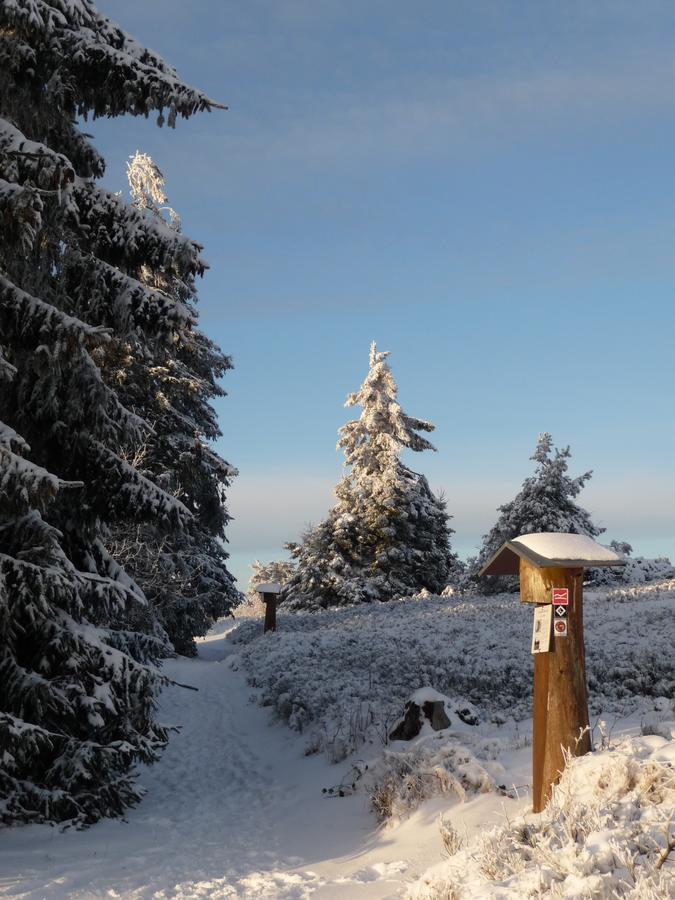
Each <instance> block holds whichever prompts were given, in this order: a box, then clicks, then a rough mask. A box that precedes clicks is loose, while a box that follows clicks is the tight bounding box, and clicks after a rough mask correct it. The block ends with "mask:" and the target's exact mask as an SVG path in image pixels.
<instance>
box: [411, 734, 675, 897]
mask: <svg viewBox="0 0 675 900" xmlns="http://www.w3.org/2000/svg"><path fill="white" fill-rule="evenodd" d="M674 763H675V742H673V741H672V740H671V741H668V740H665V739H664V738H662V737H647V738H645V737H641V738H632V739H626V740H624V741H623V742H622V743H621V744H620V745H619V746H617V747H616V748H614V749H612V750H605V751H602V752H598V753H592V754H589V755H587V756H583V757H579V758H577V759H571V760H568V765H567V768H566V769H565V772H564V773H563V776H562V778H561V781H560V783H559V785H558V786H557V787H556V788H554V792H553V798H552V800H551V802H550V804H549V806H548V807H547V808H546V810H544V812H543V813H541V814H540V815H538V816H535V815H532V814H530V815H527V816H521V817H519V818H517V819H515V820H514V821H511V822H509V821H507V822H506V824H504V825H502V826H499V827H497V828H494V829H493V830H492V831H490V832H489V833H488V834H486V835H483V836H481V837H479V838H478V839H477V842H475V843H473V844H472V845H470V846H467V847H465V848H462V849H460V850H459V851H458V852H457V853H456V854H455V855H453V857H452V858H451V859H449V860H448V861H447V862H444V863H441V864H440V865H438V866H435V867H434V868H433V869H431V870H429V871H428V872H427V873H426V874H425V875H424V876H423V877H422V879H421V880H420V881H419V882H418V883H417V884H416V885H414V886H413V887H412V888H411V889H410V891H409V893H408V897H409V898H415V900H438V898H440V897H446V896H455V897H457V898H462V900H463V898H466V900H475V898H488V897H531V896H537V897H569V898H572V897H576V898H589V900H590V898H598V900H603V898H606V900H609V898H617V897H626V898H632V900H638V898H639V900H642V898H657V897H659V898H665V897H670V896H673V891H675V870H673V867H672V865H670V864H669V857H668V854H669V849H668V848H669V847H670V848H671V851H672V849H673V843H674V841H675V834H674V829H673V824H672V810H673V805H674V804H675V772H674V769H673V764H674ZM670 859H672V855H671V856H670ZM450 890H451V891H454V893H448V891H450Z"/></svg>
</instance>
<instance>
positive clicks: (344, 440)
mask: <svg viewBox="0 0 675 900" xmlns="http://www.w3.org/2000/svg"><path fill="white" fill-rule="evenodd" d="M388 356H389V354H388V353H382V352H378V351H377V347H376V345H375V343H373V344H372V346H371V348H370V369H369V372H368V375H367V377H366V380H365V381H364V382H363V384H362V385H361V388H360V390H359V391H357V392H356V393H353V394H350V395H349V397H348V398H347V402H346V404H345V405H346V406H348V407H351V406H360V407H362V412H361V415H360V417H359V418H358V419H356V420H354V421H352V422H348V423H347V424H346V425H344V426H343V427H342V428H341V429H340V431H339V434H340V440H339V442H338V448H340V449H342V450H343V451H344V454H345V465H346V466H348V467H349V471H348V472H347V474H345V476H344V477H343V478H342V480H341V481H340V483H339V484H338V485H337V487H336V489H335V494H336V497H337V501H338V502H337V504H336V505H335V506H334V507H333V509H331V510H330V512H329V514H328V517H327V518H326V519H325V520H324V521H323V522H321V523H320V524H319V525H318V526H316V527H315V528H311V529H309V530H308V531H307V532H306V534H305V535H304V536H303V540H302V542H301V543H300V544H291V545H289V548H290V549H291V553H292V556H293V558H294V559H295V561H296V563H297V571H296V573H295V575H294V576H293V577H292V578H291V579H290V581H289V582H288V583H287V585H286V586H285V588H284V595H285V596H287V597H288V598H289V601H290V606H291V607H295V608H318V607H325V606H333V605H340V604H348V603H355V602H368V601H372V600H389V599H391V598H394V597H398V596H402V595H405V594H410V593H414V592H416V591H419V590H421V589H422V588H426V589H427V590H429V591H432V592H436V593H438V592H440V591H441V590H443V588H444V586H445V585H446V583H447V581H448V578H449V576H450V572H451V570H452V568H453V566H454V565H455V564H456V557H455V556H454V554H453V553H452V552H451V550H450V534H451V533H452V529H451V528H450V527H449V525H448V518H449V517H448V515H447V513H446V505H445V501H444V500H443V499H442V498H437V497H435V496H434V495H433V493H432V492H431V489H430V488H429V484H428V482H427V480H426V478H425V477H424V476H423V475H419V474H417V473H415V472H413V471H412V470H411V469H409V468H408V467H407V466H405V465H404V464H403V463H402V462H401V460H400V458H399V457H400V454H401V451H402V450H404V449H408V450H413V451H415V452H421V451H422V450H433V449H434V448H433V446H432V445H431V443H430V442H429V441H428V440H427V439H426V438H425V437H423V435H422V434H420V432H430V431H433V428H434V426H433V425H431V424H430V423H429V422H424V421H422V420H421V419H415V418H412V417H411V416H408V415H406V414H405V413H404V412H403V410H402V409H401V407H400V406H399V404H398V401H397V387H396V383H395V382H394V379H393V376H392V374H391V369H390V368H389V365H388V363H387V362H386V359H387V357H388Z"/></svg>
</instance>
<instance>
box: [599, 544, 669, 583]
mask: <svg viewBox="0 0 675 900" xmlns="http://www.w3.org/2000/svg"><path fill="white" fill-rule="evenodd" d="M613 543H616V542H615V541H614V542H613ZM673 577H675V567H674V566H673V564H672V563H671V561H670V560H669V559H668V557H667V556H658V557H656V559H647V558H646V557H644V556H636V557H628V558H627V559H626V565H625V566H621V567H618V566H617V567H616V568H613V567H612V568H606V569H589V570H588V572H586V575H585V578H586V583H587V584H590V585H594V586H597V587H599V586H601V585H607V586H609V587H617V588H621V587H622V586H624V585H635V584H645V583H647V582H654V581H663V580H665V579H669V578H673Z"/></svg>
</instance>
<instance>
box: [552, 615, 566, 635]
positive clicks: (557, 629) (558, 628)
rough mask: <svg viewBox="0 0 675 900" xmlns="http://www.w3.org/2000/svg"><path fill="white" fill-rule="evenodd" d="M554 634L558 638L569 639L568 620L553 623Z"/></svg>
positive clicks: (557, 620) (558, 620)
mask: <svg viewBox="0 0 675 900" xmlns="http://www.w3.org/2000/svg"><path fill="white" fill-rule="evenodd" d="M553 633H554V634H555V636H556V637H567V619H556V620H555V621H554V622H553Z"/></svg>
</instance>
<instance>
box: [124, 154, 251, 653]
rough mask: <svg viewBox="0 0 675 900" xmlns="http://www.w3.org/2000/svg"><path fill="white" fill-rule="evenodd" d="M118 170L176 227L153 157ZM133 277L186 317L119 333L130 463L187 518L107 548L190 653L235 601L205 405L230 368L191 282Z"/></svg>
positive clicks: (158, 216) (140, 204)
mask: <svg viewBox="0 0 675 900" xmlns="http://www.w3.org/2000/svg"><path fill="white" fill-rule="evenodd" d="M127 169H128V179H129V186H130V189H131V197H132V202H133V205H134V206H135V207H136V208H137V209H139V210H140V211H141V212H142V213H143V215H144V216H145V217H146V218H148V219H149V220H150V221H153V220H154V221H158V222H166V224H167V226H168V227H169V228H170V229H172V230H175V231H180V218H179V216H178V215H177V213H176V212H175V211H174V210H173V209H172V208H171V207H170V206H168V205H167V197H166V194H165V185H164V177H163V175H162V173H161V171H160V170H159V168H158V167H157V166H156V165H155V163H154V162H153V161H152V159H151V158H150V157H149V156H148V155H147V154H143V153H138V152H137V153H136V154H135V155H134V156H133V157H132V158H131V161H130V162H129V164H128V167H127ZM139 279H140V280H141V281H142V282H143V283H144V284H146V285H148V286H149V287H151V288H153V289H155V290H159V291H162V293H163V294H164V295H166V296H170V297H173V298H174V299H175V301H176V302H177V303H180V304H182V305H184V306H185V308H186V309H187V310H188V311H189V313H190V315H189V317H186V318H185V320H184V321H183V323H181V324H179V325H176V326H175V327H174V329H173V333H172V341H171V343H170V344H167V343H163V342H159V343H155V344H153V345H151V346H148V344H147V342H146V341H145V340H143V336H142V335H141V336H137V335H129V336H126V337H125V340H124V346H123V348H121V354H120V355H122V356H124V357H125V359H126V360H127V362H126V365H124V366H123V367H121V368H120V369H119V370H118V371H117V372H116V378H117V380H118V382H119V386H118V388H117V390H118V394H119V395H120V397H121V399H122V401H123V402H124V404H125V406H127V407H128V408H129V409H132V410H133V411H134V412H135V413H137V414H138V415H140V416H141V417H142V418H143V419H145V420H147V421H149V422H151V423H152V425H153V432H152V434H150V435H149V436H148V437H147V438H146V439H145V440H144V442H143V444H142V445H140V446H135V447H133V448H132V449H131V450H130V451H129V457H130V461H131V462H132V464H133V465H134V467H135V468H136V469H137V470H138V471H141V472H142V474H143V475H144V476H145V477H147V478H149V479H150V480H152V481H153V482H155V483H156V484H158V485H160V486H161V487H162V488H164V489H165V490H168V491H170V492H171V494H172V495H173V496H174V497H176V498H178V499H179V500H180V501H181V503H183V504H184V505H185V506H186V507H187V508H188V509H189V510H190V512H191V513H192V519H191V520H190V522H189V523H188V524H187V525H186V526H185V527H184V528H179V529H174V531H173V532H172V533H170V534H167V532H166V529H164V528H157V527H156V525H155V524H154V523H153V522H147V523H142V524H138V523H136V522H134V521H128V522H120V523H118V524H117V525H116V526H115V527H114V528H113V532H112V538H113V541H112V543H111V552H112V555H113V557H114V558H115V559H116V560H117V561H118V562H120V563H121V564H123V566H124V568H125V569H126V571H127V572H129V574H130V575H132V577H133V578H134V580H135V581H136V583H137V584H139V585H140V587H141V588H142V589H143V592H144V593H145V596H146V597H147V598H148V600H149V601H150V604H151V607H152V609H153V610H154V613H155V615H156V617H157V619H158V621H159V623H160V624H161V626H162V627H163V628H164V629H165V630H166V632H167V634H168V636H169V638H170V640H171V642H172V644H173V646H174V647H175V649H176V650H177V651H178V652H179V653H184V654H189V655H192V654H194V652H195V645H194V638H195V637H196V636H198V635H203V634H206V632H207V631H208V629H209V627H210V626H211V624H213V622H214V620H215V619H217V618H218V617H219V616H222V615H225V614H226V613H227V612H229V611H230V610H231V609H232V607H233V606H235V605H236V604H238V603H239V602H240V601H241V595H240V594H239V592H238V591H237V590H236V588H235V587H234V579H233V577H232V576H231V575H230V573H229V572H228V570H227V567H226V560H227V556H228V554H227V552H226V550H225V548H224V544H223V542H224V540H225V526H226V524H227V522H228V521H229V516H228V514H227V509H226V506H225V490H226V488H227V487H228V485H229V483H230V481H231V479H232V477H233V476H234V475H236V470H235V469H234V468H233V467H232V466H230V465H229V463H227V462H225V460H224V459H221V457H220V456H218V455H217V454H216V453H215V452H214V451H213V450H212V449H211V448H210V447H209V442H210V441H213V440H214V439H215V438H217V437H219V436H220V433H221V432H220V429H219V427H218V422H217V419H216V415H215V412H214V410H213V406H212V404H211V401H212V400H213V398H215V397H220V396H223V395H224V393H225V392H224V391H223V389H222V388H221V387H220V386H219V384H218V379H219V378H220V377H221V376H222V375H223V374H224V373H225V372H226V371H227V370H228V369H230V368H231V367H232V362H231V359H230V358H229V357H228V356H225V355H224V354H223V353H222V352H221V351H220V349H219V348H218V347H217V346H216V345H215V344H214V343H213V342H212V341H210V340H209V338H207V337H206V336H205V335H204V334H203V333H202V332H200V331H199V329H198V328H197V327H196V324H195V323H196V321H197V310H196V306H195V301H196V292H195V288H194V283H193V280H192V279H190V280H186V279H185V278H180V277H178V276H177V275H175V274H172V273H167V272H165V271H161V270H160V271H156V270H155V271H153V270H152V269H149V268H148V267H142V269H141V272H140V273H139Z"/></svg>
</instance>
